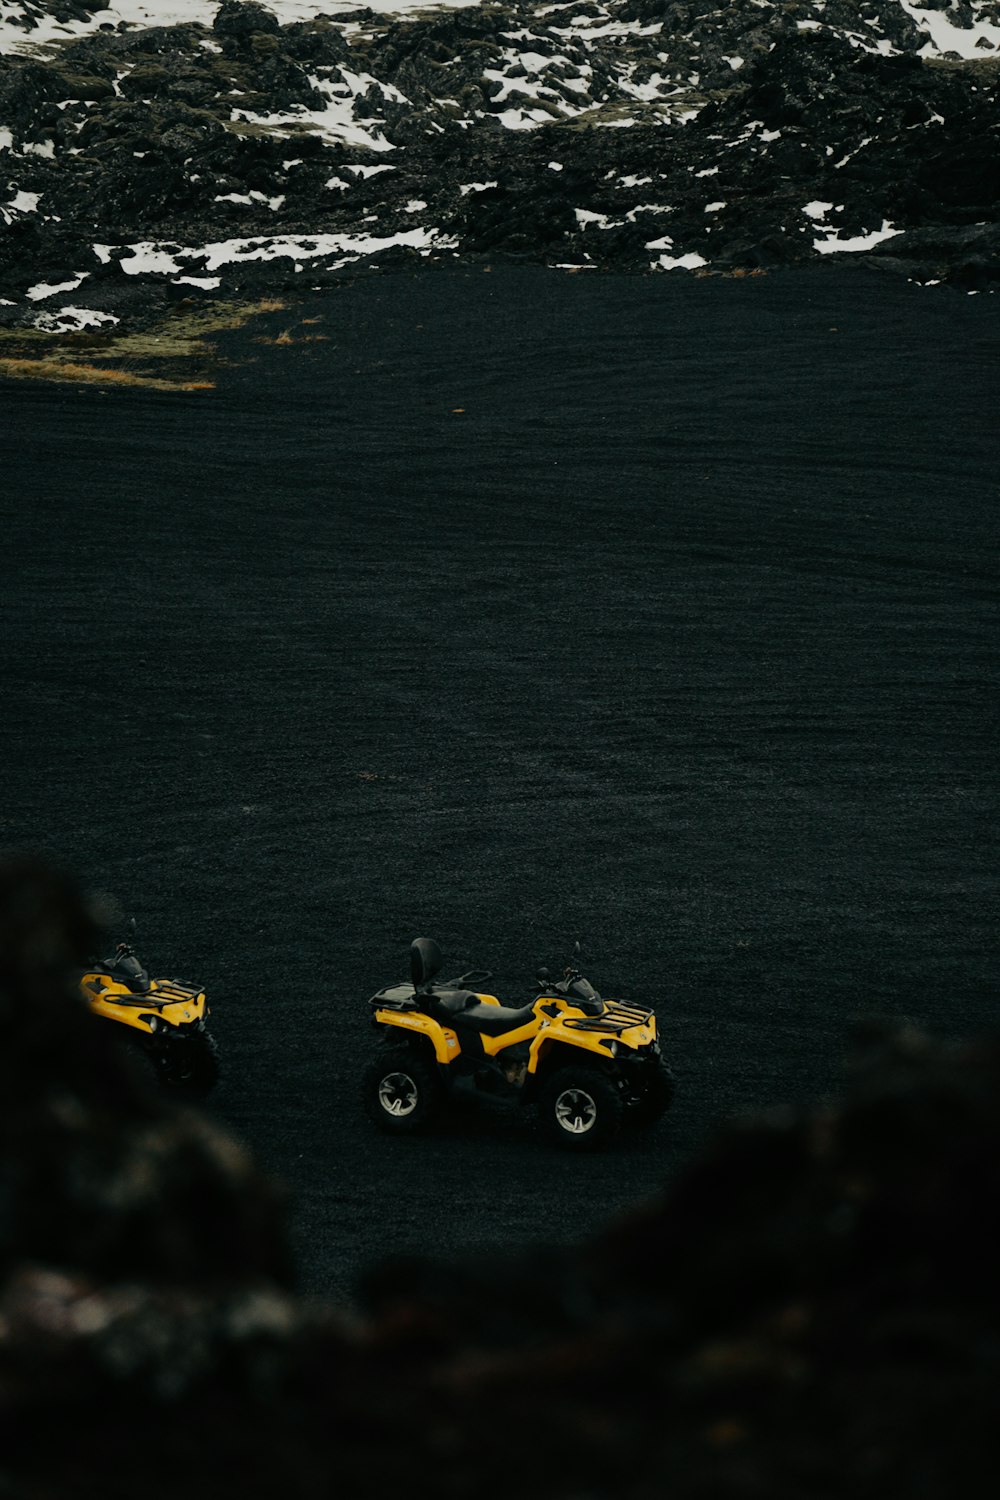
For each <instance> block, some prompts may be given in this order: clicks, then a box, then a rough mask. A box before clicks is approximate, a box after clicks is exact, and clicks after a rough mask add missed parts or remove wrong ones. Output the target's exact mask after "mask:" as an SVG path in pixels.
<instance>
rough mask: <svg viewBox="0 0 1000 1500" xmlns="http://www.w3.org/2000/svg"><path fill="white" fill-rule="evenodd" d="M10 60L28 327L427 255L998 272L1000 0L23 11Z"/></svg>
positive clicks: (0, 74)
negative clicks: (849, 262)
mask: <svg viewBox="0 0 1000 1500" xmlns="http://www.w3.org/2000/svg"><path fill="white" fill-rule="evenodd" d="M157 18H162V19H163V20H164V21H169V22H170V23H171V24H151V23H152V22H154V21H155V20H156V19H157ZM0 54H2V55H0V216H2V221H3V222H2V233H0V316H2V318H3V320H4V322H6V323H8V324H14V325H18V324H20V325H25V324H31V325H35V326H38V327H41V328H48V329H60V328H61V329H72V328H85V327H100V326H104V327H113V326H114V324H115V322H116V321H118V320H119V319H122V318H126V319H127V318H128V317H129V316H130V315H135V314H136V313H138V312H139V311H141V310H148V309H149V308H150V307H162V305H163V303H164V302H168V301H170V300H171V299H175V300H176V299H177V298H179V297H197V296H198V295H199V294H202V293H203V294H205V295H243V294H246V293H248V292H252V293H254V294H259V293H260V292H261V291H264V290H266V291H276V292H279V293H280V292H286V291H288V290H289V289H293V290H294V289H295V288H297V287H300V286H301V285H302V284H303V283H306V284H307V285H308V288H309V289H314V288H316V287H321V286H323V285H324V284H325V283H327V282H328V281H329V280H331V279H336V278H338V277H342V276H343V275H344V274H345V272H347V271H350V269H351V268H352V267H358V266H369V265H372V264H379V265H383V266H385V265H389V264H391V263H393V262H397V261H400V260H402V261H408V260H411V259H412V258H414V257H425V258H427V257H434V258H442V257H447V258H455V257H461V258H466V259H470V258H471V259H477V260H480V261H482V260H487V261H489V260H492V259H497V258H506V259H510V258H515V259H519V260H526V261H530V262H535V263H540V264H545V265H553V266H567V267H570V268H573V269H576V270H579V269H596V270H616V271H624V272H630V273H637V274H638V273H643V274H645V273H650V272H661V271H672V270H693V271H698V272H700V273H702V274H717V273H725V274H730V275H742V274H748V273H751V272H754V271H761V270H770V269H773V268H776V267H780V266H786V265H793V264H798V263H801V262H806V261H823V260H829V259H830V258H836V257H840V256H844V255H849V256H852V257H857V258H863V259H864V260H865V261H866V262H867V263H868V264H869V265H874V266H877V267H879V268H881V269H884V270H887V271H891V272H895V273H899V274H902V275H905V276H908V277H910V278H913V279H915V280H918V281H923V282H938V281H948V282H951V283H953V284H955V285H956V286H958V287H961V288H965V289H967V290H980V289H984V288H991V287H992V286H993V285H994V284H995V282H996V280H997V279H998V277H1000V218H998V202H1000V165H998V163H1000V123H998V121H1000V115H998V109H997V102H998V101H997V92H998V83H1000V4H997V3H995V0H981V3H980V0H933V3H932V0H928V3H927V4H925V5H922V6H917V5H915V4H909V3H902V0H736V3H732V4H728V5H724V4H717V3H713V0H563V3H551V0H515V3H498V4H483V5H469V6H464V7H461V6H458V7H455V6H452V7H426V6H424V7H422V6H413V5H411V7H410V8H409V9H406V8H405V7H404V8H402V9H401V10H400V11H399V12H392V13H390V12H388V11H385V10H384V9H383V8H380V9H379V10H373V9H371V8H368V7H363V8H360V9H353V10H349V9H344V8H337V7H335V6H331V8H330V10H323V11H320V10H318V9H314V7H313V6H312V5H311V4H310V3H309V0H299V3H298V4H296V3H295V0H281V3H277V4H276V5H275V7H274V9H268V8H266V7H265V6H263V5H259V4H256V3H242V0H223V3H222V4H221V5H219V6H217V7H216V6H215V5H214V4H212V3H209V0H172V3H171V4H163V5H155V6H154V5H150V6H148V7H146V8H145V9H144V8H143V7H142V6H141V5H139V4H138V3H136V0H125V3H123V5H122V6H121V7H119V8H118V9H114V10H108V9H104V10H102V9H99V8H98V5H97V3H96V0H3V3H2V4H0Z"/></svg>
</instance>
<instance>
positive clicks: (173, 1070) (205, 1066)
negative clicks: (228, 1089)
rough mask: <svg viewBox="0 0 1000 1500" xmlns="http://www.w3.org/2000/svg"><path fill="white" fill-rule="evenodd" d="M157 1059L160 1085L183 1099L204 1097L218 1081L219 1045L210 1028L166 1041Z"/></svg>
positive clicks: (158, 1050) (156, 1053)
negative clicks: (179, 1038)
mask: <svg viewBox="0 0 1000 1500" xmlns="http://www.w3.org/2000/svg"><path fill="white" fill-rule="evenodd" d="M154 1056H155V1058H156V1070H157V1077H158V1079H159V1083H160V1087H161V1088H162V1089H164V1090H165V1091H166V1092H167V1093H169V1094H175V1095H177V1096H179V1097H183V1098H185V1099H205V1098H207V1097H208V1095H209V1094H210V1093H211V1092H212V1090H213V1089H214V1088H215V1085H216V1084H217V1083H218V1081H219V1047H218V1043H217V1042H216V1040H215V1038H214V1036H213V1035H212V1033H211V1032H210V1031H200V1032H199V1033H198V1035H197V1036H196V1037H190V1038H185V1040H184V1041H182V1042H167V1044H166V1045H165V1046H164V1047H162V1048H158V1049H157V1051H156V1052H155V1054H154Z"/></svg>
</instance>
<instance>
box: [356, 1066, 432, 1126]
mask: <svg viewBox="0 0 1000 1500" xmlns="http://www.w3.org/2000/svg"><path fill="white" fill-rule="evenodd" d="M442 1093H443V1091H442V1088H441V1080H440V1079H439V1078H438V1076H437V1072H436V1070H435V1068H434V1065H433V1063H431V1062H430V1061H429V1060H427V1059H426V1058H423V1057H421V1055H420V1053H419V1052H417V1050H416V1049H415V1048H413V1047H394V1048H392V1049H391V1050H388V1051H386V1052H383V1053H382V1054H381V1055H380V1056H379V1057H377V1058H376V1060H375V1061H374V1062H372V1063H369V1065H368V1067H367V1068H366V1069H365V1073H364V1077H363V1079H362V1081H361V1097H362V1102H363V1103H364V1107H365V1111H366V1113H367V1115H368V1118H369V1119H370V1120H372V1121H373V1122H374V1123H375V1124H376V1125H377V1126H378V1127H379V1129H380V1130H387V1131H389V1132H390V1133H391V1134H393V1135H415V1134H416V1133H417V1132H418V1131H420V1130H424V1129H426V1127H427V1126H428V1125H429V1124H430V1123H431V1121H432V1120H434V1119H435V1118H436V1116H437V1115H438V1114H439V1112H440V1109H441V1103H442Z"/></svg>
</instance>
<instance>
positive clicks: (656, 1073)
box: [625, 1061, 677, 1130]
mask: <svg viewBox="0 0 1000 1500" xmlns="http://www.w3.org/2000/svg"><path fill="white" fill-rule="evenodd" d="M676 1088H677V1084H676V1081H675V1079H674V1075H673V1072H672V1071H671V1069H670V1068H668V1067H667V1065H666V1063H663V1062H659V1061H656V1062H654V1063H643V1064H642V1085H641V1089H640V1092H639V1093H638V1094H637V1095H636V1097H635V1099H634V1100H633V1102H632V1103H631V1104H630V1105H629V1107H628V1109H627V1110H626V1111H625V1124H626V1125H629V1126H631V1127H632V1129H634V1130H643V1129H645V1128H646V1127H647V1126H649V1125H655V1124H656V1122H657V1120H662V1118H663V1116H664V1115H665V1114H666V1112H667V1110H668V1109H669V1108H670V1106H671V1104H673V1102H674V1093H675V1092H676Z"/></svg>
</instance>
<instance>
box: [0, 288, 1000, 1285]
mask: <svg viewBox="0 0 1000 1500" xmlns="http://www.w3.org/2000/svg"><path fill="white" fill-rule="evenodd" d="M315 318H318V319H321V320H322V321H321V322H319V323H312V322H309V323H307V322H305V321H304V320H306V319H315ZM286 329H291V330H292V334H293V336H294V337H299V336H302V335H304V334H306V333H310V334H312V335H315V334H317V333H322V334H324V335H325V337H326V341H325V342H314V343H309V344H299V345H295V344H293V345H281V346H268V345H265V344H261V343H257V342H255V341H254V334H255V333H258V334H259V333H260V331H261V330H265V331H269V332H270V333H271V334H272V335H275V334H279V333H281V332H282V331H284V330H286ZM998 350H1000V301H995V300H992V299H990V298H987V297H973V298H970V297H965V296H960V295H957V294H955V293H953V292H950V291H946V290H944V289H938V290H934V289H918V288H915V287H913V286H910V285H907V284H905V283H902V282H897V281H895V280H893V281H889V280H887V279H882V278H880V277H879V276H877V275H874V274H870V273H868V274H866V273H864V272H860V271H856V270H854V269H847V268H841V267H829V268H828V267H822V268H819V269H815V270H814V269H808V270H801V271H792V272H786V273H782V274H780V275H776V276H769V277H761V278H747V279H743V280H740V279H735V280H722V279H717V278H715V279H693V278H690V277H687V276H682V275H676V276H671V277H661V278H653V279H628V278H624V277H615V276H610V275H609V276H603V275H593V276H590V277H588V276H586V275H576V276H569V275H565V274H560V273H557V272H551V271H550V272H546V271H542V270H537V269H524V270H518V269H510V268H508V269H504V270H500V269H495V270H494V271H492V272H491V273H486V272H485V271H484V270H482V269H472V270H470V269H457V268H442V267H439V268H433V267H431V268H428V269H427V270H426V271H424V272H422V273H418V274H409V273H399V274H396V275H386V276H375V277H370V278H368V279H365V280H361V281H358V282H356V283H353V284H346V285H344V286H343V287H342V288H340V289H338V290H335V291H333V292H325V293H323V294H322V296H321V297H317V298H316V299H314V301H312V302H311V301H309V300H308V297H306V299H305V300H304V301H303V303H302V304H301V306H300V307H298V308H296V309H294V310H291V311H288V312H285V313H282V314H276V315H274V316H272V317H270V318H269V319H265V320H263V321H262V322H260V323H258V324H257V325H255V328H254V329H251V330H244V331H243V332H242V333H241V334H239V335H233V336H231V338H230V339H229V341H228V342H225V341H224V350H223V352H224V354H225V355H226V358H227V360H228V361H230V362H229V363H224V364H223V365H222V366H221V367H220V370H219V372H218V378H219V386H218V389H217V390H215V391H214V392H209V393H204V394H201V395H188V396H179V395H178V396H174V395H162V394H152V393H148V392H141V391H139V392H136V391H121V392H117V391H116V392H111V393H107V392H104V391H98V390H94V389H84V388H73V387H60V388H53V387H51V386H48V387H41V386H30V385H25V384H8V385H6V386H5V388H4V398H5V408H6V414H7V431H8V434H9V436H8V442H7V452H6V461H5V473H4V486H3V507H2V509H3V532H4V542H5V547H6V554H5V555H6V557H7V560H8V563H7V570H6V579H5V587H4V590H3V596H2V599H3V643H4V650H5V654H6V663H5V670H4V712H3V742H2V765H3V779H4V793H5V795H4V798H3V807H2V818H3V821H2V828H0V842H2V843H3V844H5V845H8V846H22V847H23V846H29V847H32V848H35V849H41V850H47V851H50V852H55V853H56V854H57V855H59V856H60V857H62V858H63V859H64V860H66V861H68V862H69V863H70V864H71V865H72V867H73V868H74V869H76V870H77V871H78V872H79V873H80V874H81V875H82V876H83V877H84V879H85V880H86V881H87V882H88V883H89V884H90V885H91V886H93V887H100V888H105V889H110V890H112V891H113V892H115V893H116V894H117V895H118V896H119V898H120V899H121V900H122V901H123V902H124V903H125V904H126V905H127V906H128V908H129V910H131V911H132V912H133V913H134V914H135V916H136V918H137V921H138V924H139V937H138V942H139V946H140V950H141V951H142V953H143V955H144V957H145V958H146V959H147V961H148V963H149V965H150V967H151V968H152V969H153V970H154V971H160V972H165V973H168V974H180V975H182V976H186V977H189V978H197V979H199V980H200V981H201V982H203V983H204V984H205V985H206V987H207V988H208V989H209V991H210V996H211V998H212V1000H213V1001H214V1004H215V1011H214V1022H215V1027H216V1031H217V1034H218V1037H219V1039H220V1042H221V1044H222V1046H223V1049H224V1055H225V1064H226V1073H225V1079H224V1083H223V1085H222V1087H221V1088H220V1090H219V1092H218V1094H217V1096H216V1100H215V1107H216V1109H217V1111H218V1113H219V1115H220V1116H221V1117H222V1118H224V1119H225V1120H227V1121H229V1122H231V1123H232V1124H233V1125H234V1126H235V1127H236V1129H237V1130H238V1132H239V1133H240V1134H241V1135H242V1136H243V1137H244V1138H245V1139H246V1140H247V1141H248V1142H249V1144H250V1145H251V1146H252V1148H253V1149H254V1150H255V1152H256V1153H257V1154H258V1156H259V1158H260V1159H261V1161H262V1162H263V1163H264V1164H265V1165H266V1166H267V1167H268V1168H269V1169H271V1170H273V1171H274V1172H275V1173H277V1174H278V1175H280V1176H281V1177H282V1178H284V1180H285V1181H286V1182H287V1183H288V1185H289V1188H290V1191H291V1196H292V1206H293V1215H294V1230H295V1239H296V1246H297V1251H298V1255H299V1260H300V1265H301V1280H302V1284H303V1286H304V1287H305V1288H306V1289H307V1290H310V1291H316V1292H321V1293H330V1294H333V1295H335V1296H338V1297H341V1298H346V1297H348V1296H349V1295H350V1292H351V1288H352V1286H353V1285H354V1282H355V1278H356V1277H357V1275H358V1274H359V1272H360V1271H361V1269H362V1268H363V1267H365V1266H367V1265H369V1264H370V1263H371V1262H372V1261H373V1260H375V1259H377V1258H378V1257H379V1256H382V1255H385V1254H390V1253H398V1252H401V1251H431V1252H434V1253H436V1254H439V1255H440V1254H444V1255H451V1254H453V1253H454V1254H457V1253H459V1252H461V1251H463V1250H469V1249H471V1250H472V1251H473V1252H474V1253H477V1254H480V1255H483V1254H487V1253H489V1254H490V1255H496V1254H499V1256H500V1258H501V1259H503V1258H504V1256H505V1255H506V1254H508V1253H511V1252H512V1251H513V1248H514V1247H515V1246H517V1245H523V1244H525V1243H528V1242H552V1243H555V1242H566V1241H568V1240H571V1239H576V1238H578V1237H580V1236H581V1235H583V1234H585V1233H587V1232H589V1231H590V1230H592V1229H593V1228H594V1227H595V1226H596V1225H598V1224H600V1223H603V1222H604V1221H605V1220H606V1219H607V1218H608V1217H609V1216H610V1215H611V1214H612V1213H614V1212H616V1211H618V1210H620V1209H621V1208H623V1207H624V1206H625V1205H629V1204H632V1203H633V1202H635V1201H636V1200H637V1199H638V1198H640V1197H641V1196H642V1195H644V1194H645V1193H647V1192H649V1191H651V1190H652V1189H654V1188H655V1187H656V1186H658V1185H659V1184H660V1183H661V1182H662V1181H663V1180H664V1179H666V1178H668V1177H669V1176H670V1175H671V1174H672V1173H673V1172H674V1171H675V1170H676V1169H677V1167H678V1165H679V1164H680V1163H682V1162H683V1161H685V1160H686V1159H688V1158H689V1157H690V1156H691V1154H692V1153H693V1152H694V1151H695V1149H696V1148H697V1147H698V1146H699V1145H700V1143H701V1142H702V1141H704V1140H705V1138H706V1137H707V1136H708V1135H709V1134H710V1133H711V1131H712V1130H713V1128H714V1127H715V1126H716V1124H717V1123H718V1122H719V1121H720V1120H721V1119H722V1118H723V1117H724V1116H727V1115H729V1114H730V1113H731V1112H733V1111H738V1112H742V1111H747V1110H753V1109H757V1108H758V1107H771V1106H775V1105H778V1104H780V1103H782V1102H800V1101H807V1100H810V1099H814V1098H817V1097H820V1096H823V1095H825V1094H827V1093H830V1092H832V1091H835V1090H836V1089H837V1088H838V1087H839V1081H840V1076H841V1067H842V1062H843V1057H844V1053H845V1050H846V1049H847V1047H848V1044H849V1039H850V1034H851V1028H852V1026H853V1024H854V1023H855V1021H856V1019H857V1018H858V1017H861V1016H877V1017H884V1018H888V1019H891V1020H894V1021H898V1020H899V1019H901V1018H911V1019H912V1020H914V1021H915V1022H917V1023H919V1024H920V1025H922V1026H924V1027H926V1028H927V1029H928V1030H930V1031H931V1033H932V1034H937V1035H941V1036H945V1037H964V1036H969V1035H975V1034H978V1033H980V1032H981V1031H983V1030H984V1029H986V1028H987V1027H988V1026H990V1025H991V1024H992V1023H993V1021H994V1007H993V997H994V995H995V975H996V967H995V954H996V915H997V903H996V897H997V886H998V879H997V867H996V861H995V852H996V851H995V848H994V847H993V846H994V838H993V829H994V827H995V820H996V812H997V763H996V744H997V736H996V727H997V726H996V703H997V697H996V691H995V688H996V675H997V671H996V669H997V641H998V633H997V598H998V590H997V574H996V568H995V536H996V530H995V510H996V495H997V483H996V475H997V460H998V456H1000V442H998V438H997V431H996V422H995V413H996V397H997V389H996V379H995V370H996V357H997V352H998ZM418 933H426V934H430V935H433V936H435V937H437V938H438V940H439V941H440V942H441V944H442V946H443V947H444V949H445V951H446V953H447V955H448V966H449V968H450V969H452V971H453V972H454V971H458V970H460V969H462V968H467V967H470V966H472V965H473V964H482V965H488V966H490V967H492V968H493V969H494V970H495V974H496V978H495V981H494V987H495V988H496V989H497V990H498V992H499V993H501V994H502V995H504V996H505V997H507V998H508V999H509V1000H511V1001H512V1002H516V1003H521V1002H522V1001H523V1000H524V999H526V998H527V996H528V995H529V993H530V980H531V975H532V973H533V971H534V968H535V966H536V964H537V963H539V962H548V963H550V964H552V965H553V966H556V965H557V964H558V963H559V961H560V960H561V958H562V957H563V956H564V955H565V954H566V953H567V951H568V949H569V948H570V946H571V945H572V942H573V940H574V939H575V938H577V937H579V938H580V939H581V941H582V943H583V947H584V955H585V965H584V966H585V968H586V969H587V970H588V972H589V973H590V974H591V975H592V977H593V979H594V980H595V982H596V983H597V984H598V985H599V987H601V988H602V989H603V990H604V992H605V993H606V994H611V995H618V996H621V997H622V998H627V999H634V1000H646V1001H649V1002H652V1003H655V1005H656V1008H657V1011H658V1015H659V1018H660V1026H661V1032H662V1037H663V1040H664V1042H665V1044H666V1048H667V1050H668V1052H669V1054H670V1055H671V1056H672V1058H673V1060H674V1061H675V1064H676V1068H677V1071H678V1074H679V1079H680V1091H679V1095H678V1101H677V1105H676V1108H675V1111H674V1113H673V1116H672V1118H671V1119H670V1120H669V1121H668V1122H666V1123H664V1124H663V1125H662V1126H660V1127H658V1128H657V1129H656V1130H655V1131H654V1132H653V1133H652V1134H651V1135H650V1136H649V1137H648V1138H646V1139H644V1140H641V1141H639V1142H631V1141H630V1142H628V1143H623V1144H621V1145H619V1146H616V1147H615V1148H614V1149H613V1150H611V1151H610V1152H608V1153H606V1154H605V1155H603V1156H600V1157H596V1158H593V1159H581V1160H578V1159H576V1158H571V1157H567V1156H565V1155H563V1154H561V1153H559V1152H557V1151H555V1150H553V1149H550V1148H549V1147H548V1146H546V1145H544V1144H543V1143H542V1142H541V1141H540V1140H539V1139H538V1137H537V1136H536V1134H535V1133H534V1131H533V1130H532V1129H531V1128H529V1127H528V1125H527V1123H526V1121H525V1120H524V1118H523V1117H522V1116H521V1115H519V1114H518V1113H517V1112H512V1111H508V1110H505V1109H502V1108H499V1107H497V1106H496V1105H494V1106H493V1107H492V1108H487V1109H486V1110H485V1111H483V1112H479V1113H476V1112H473V1113H472V1114H471V1115H469V1116H468V1117H463V1118H461V1119H460V1120H458V1121H456V1122H454V1123H452V1124H450V1125H449V1126H448V1127H447V1128H445V1129H443V1130H441V1131H440V1132H438V1133H437V1134H436V1135H434V1136H432V1137H430V1138H428V1139H426V1140H423V1141H421V1142H415V1143H408V1142H407V1143H398V1142H395V1141H392V1140H387V1139H385V1138H383V1137H381V1136H379V1135H377V1134H375V1133H374V1132H373V1130H372V1129H371V1128H370V1127H369V1125H368V1124H367V1123H366V1121H365V1120H364V1118H363V1117H362V1115H361V1112H360V1109H359V1106H358V1100H357V1080H358V1076H359V1073H360V1071H361V1067H362V1063H363V1061H364V1058H365V1056H366V1053H367V1049H368V1047H369V1045H370V1036H369V1030H368V1007H367V1003H366V1002H367V997H368V995H369V994H370V993H371V992H372V991H373V990H374V989H375V988H376V987H378V986H379V985H381V984H383V983H385V982H388V981H389V980H392V979H394V978H395V977H397V976H399V975H400V974H401V973H402V972H403V970H404V967H405V961H406V951H407V947H408V944H409V941H410V939H411V938H412V937H413V936H414V935H416V934H418Z"/></svg>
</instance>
